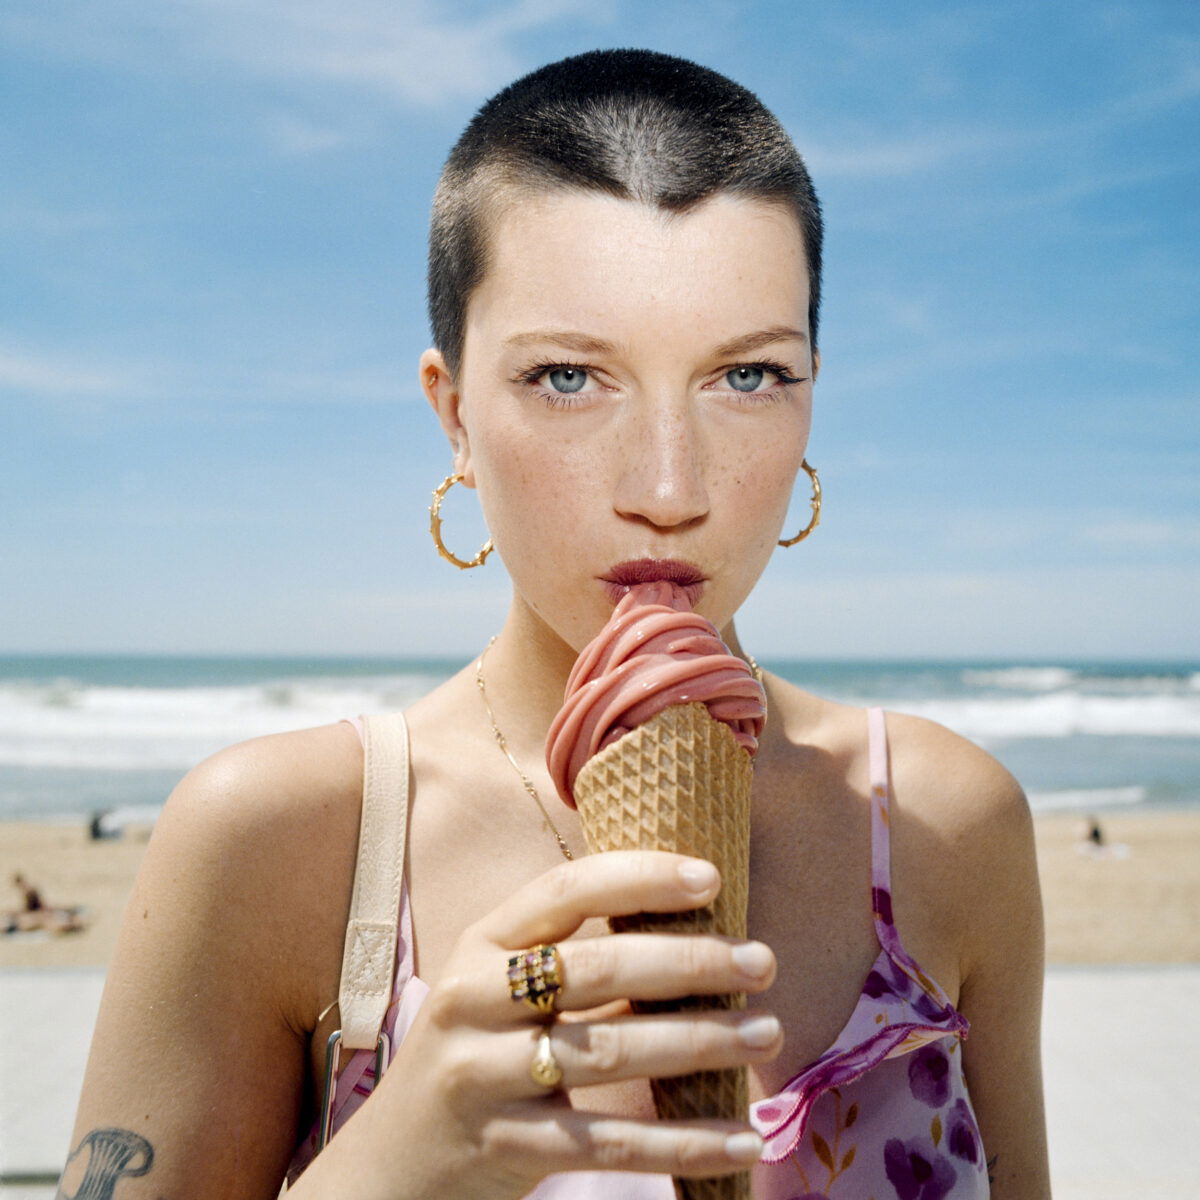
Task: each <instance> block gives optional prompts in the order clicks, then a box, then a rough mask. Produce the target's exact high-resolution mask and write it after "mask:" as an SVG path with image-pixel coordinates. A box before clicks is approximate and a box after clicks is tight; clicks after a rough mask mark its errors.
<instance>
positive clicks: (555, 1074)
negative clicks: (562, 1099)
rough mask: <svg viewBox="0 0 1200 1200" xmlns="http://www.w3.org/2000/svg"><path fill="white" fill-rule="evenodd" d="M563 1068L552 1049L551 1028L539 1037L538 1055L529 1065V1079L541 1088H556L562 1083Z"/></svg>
mask: <svg viewBox="0 0 1200 1200" xmlns="http://www.w3.org/2000/svg"><path fill="white" fill-rule="evenodd" d="M562 1077H563V1073H562V1067H561V1066H559V1062H558V1059H557V1058H555V1057H554V1051H553V1050H551V1049H550V1026H549V1025H547V1026H546V1028H545V1029H543V1030H542V1032H541V1033H540V1034H539V1035H538V1040H537V1053H536V1054H534V1056H533V1062H531V1063H530V1064H529V1078H530V1079H532V1080H533V1082H534V1083H536V1084H537V1085H538V1086H539V1087H548V1088H556V1087H558V1085H559V1084H560V1083H562Z"/></svg>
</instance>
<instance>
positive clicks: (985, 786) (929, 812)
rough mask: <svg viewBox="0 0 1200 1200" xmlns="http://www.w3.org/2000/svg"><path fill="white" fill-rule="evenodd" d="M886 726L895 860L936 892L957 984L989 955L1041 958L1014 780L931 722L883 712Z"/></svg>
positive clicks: (1026, 814)
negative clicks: (952, 947) (953, 951)
mask: <svg viewBox="0 0 1200 1200" xmlns="http://www.w3.org/2000/svg"><path fill="white" fill-rule="evenodd" d="M887 724H888V743H889V751H890V755H891V765H892V787H893V795H894V803H895V806H896V812H897V819H896V820H895V822H894V831H895V849H894V854H895V858H896V860H898V865H900V864H902V863H906V864H907V869H908V874H909V877H910V878H916V877H918V876H919V877H921V883H920V884H919V885H915V886H921V887H922V888H923V889H927V891H928V894H929V897H930V899H931V900H932V899H933V898H934V897H937V898H938V908H939V911H941V912H942V913H944V914H946V917H947V925H946V926H945V927H944V932H945V933H946V934H947V935H948V936H950V937H952V939H953V941H954V943H955V944H956V945H957V946H958V954H959V963H960V970H961V976H960V978H961V979H962V981H963V983H964V985H967V984H968V983H969V981H970V980H971V979H972V977H973V975H975V974H977V973H978V972H979V970H980V968H981V967H983V966H984V964H985V963H987V962H989V961H990V962H996V961H1009V962H1011V961H1012V960H1013V959H1014V958H1015V957H1017V956H1022V957H1025V958H1026V959H1029V960H1031V961H1032V960H1033V959H1036V960H1037V961H1038V962H1040V953H1041V950H1040V945H1041V896H1040V890H1039V887H1038V881H1037V858H1036V852H1035V847H1034V831H1033V818H1032V815H1031V813H1030V809H1029V803H1028V801H1027V800H1026V797H1025V793H1024V792H1023V790H1022V789H1021V786H1020V784H1019V783H1018V782H1017V781H1016V780H1015V779H1014V778H1013V776H1012V775H1011V774H1010V773H1009V772H1008V771H1007V770H1006V769H1005V767H1004V766H1002V765H1001V764H1000V763H999V762H997V761H996V759H995V758H993V757H992V756H991V755H990V754H988V753H987V752H986V751H985V750H983V749H981V748H980V747H979V746H976V745H975V744H974V743H972V742H970V741H968V740H967V739H966V738H963V737H960V736H959V735H958V734H956V733H952V732H951V731H950V730H948V729H946V728H944V727H943V726H941V725H938V724H936V723H935V722H932V721H927V720H924V719H922V718H919V717H913V716H905V715H902V714H898V713H889V714H888V717H887ZM901 869H904V867H903V866H901Z"/></svg>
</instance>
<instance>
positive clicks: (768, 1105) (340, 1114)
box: [288, 709, 988, 1200]
mask: <svg viewBox="0 0 1200 1200" xmlns="http://www.w3.org/2000/svg"><path fill="white" fill-rule="evenodd" d="M867 725H868V736H869V747H870V764H871V859H872V861H871V907H872V912H873V913H874V921H875V931H876V934H877V936H878V938H879V946H880V950H879V956H878V957H877V958H876V960H875V962H874V963H873V964H872V966H871V969H870V971H869V972H868V973H867V977H866V979H865V980H864V982H863V986H862V990H861V992H860V994H859V998H858V1002H857V1004H856V1005H855V1007H854V1011H853V1012H852V1013H851V1014H850V1017H849V1019H848V1020H847V1021H846V1024H845V1025H844V1026H843V1028H842V1031H841V1033H839V1034H838V1036H837V1038H836V1039H835V1041H834V1043H833V1045H832V1046H830V1047H829V1049H828V1050H826V1051H825V1052H824V1053H823V1054H821V1055H820V1056H819V1057H818V1058H816V1059H814V1060H813V1061H812V1062H810V1063H808V1064H807V1065H806V1066H804V1067H802V1068H801V1069H800V1070H799V1071H798V1072H797V1073H796V1074H795V1075H793V1076H792V1078H791V1079H790V1080H789V1081H788V1082H787V1084H786V1085H785V1086H784V1088H783V1090H782V1091H780V1092H779V1093H778V1094H777V1095H774V1096H770V1097H768V1098H766V1099H764V1100H760V1101H758V1102H757V1103H755V1104H753V1105H752V1106H751V1112H750V1119H751V1121H752V1123H753V1124H754V1126H755V1128H757V1129H758V1131H759V1132H760V1133H761V1134H762V1136H763V1140H764V1142H765V1148H764V1153H763V1161H762V1162H761V1163H760V1164H759V1165H758V1166H757V1167H755V1169H754V1181H753V1191H754V1196H755V1200H947V1198H950V1200H979V1198H981V1197H986V1196H987V1195H988V1181H987V1171H986V1165H985V1161H984V1150H983V1143H982V1140H981V1138H980V1135H979V1127H978V1125H977V1123H976V1120H975V1113H974V1111H973V1109H972V1107H971V1099H970V1095H969V1093H968V1091H967V1081H966V1077H965V1075H964V1072H963V1062H962V1050H961V1046H962V1041H963V1039H964V1038H965V1037H966V1036H967V1031H968V1025H967V1021H966V1018H965V1017H963V1015H962V1014H961V1013H959V1012H958V1011H957V1009H955V1007H954V1005H953V1004H951V1003H950V1000H949V998H948V997H947V995H946V993H945V992H944V991H943V990H942V989H941V988H940V987H939V986H938V984H937V983H936V982H934V980H932V979H931V978H929V976H928V975H926V974H925V972H924V971H922V969H921V967H920V966H919V965H918V964H917V963H916V962H915V961H914V960H913V958H912V957H911V956H910V955H909V954H908V952H907V951H906V950H905V948H904V944H903V942H902V941H901V938H900V932H899V930H898V929H897V928H896V924H895V921H894V919H893V916H892V883H891V839H890V831H889V821H890V799H891V784H890V780H889V771H888V752H887V732H886V726H885V722H884V715H883V712H882V710H881V709H869V710H868V712H867ZM412 946H413V942H412V915H411V913H410V911H409V904H408V895H407V889H405V891H404V893H403V894H402V897H401V914H400V936H399V940H398V944H397V946H396V982H395V991H394V995H393V998H392V1002H391V1006H390V1007H389V1009H388V1014H387V1018H386V1021H385V1026H386V1028H387V1029H388V1031H389V1032H390V1034H391V1038H392V1046H393V1048H394V1047H396V1046H398V1045H399V1044H400V1042H401V1041H402V1040H403V1038H404V1036H405V1035H406V1034H407V1032H408V1030H409V1028H410V1027H411V1025H412V1022H413V1020H414V1018H415V1017H416V1014H417V1010H418V1009H419V1008H420V1006H421V1003H422V1001H423V1000H424V998H425V996H426V995H427V994H428V991H429V989H428V988H427V987H426V985H425V984H424V983H423V982H422V981H421V980H420V979H419V978H417V976H416V975H415V974H414V972H413V949H412ZM373 1083H374V1066H373V1055H372V1054H370V1053H358V1054H355V1055H354V1056H353V1057H352V1058H351V1059H350V1060H349V1062H348V1064H347V1066H346V1067H345V1069H344V1070H343V1073H342V1075H341V1077H340V1081H339V1084H338V1093H337V1108H336V1109H335V1114H334V1130H335V1131H336V1130H337V1129H338V1128H339V1127H340V1126H341V1125H342V1124H344V1123H345V1121H346V1120H347V1119H348V1118H349V1117H350V1116H351V1115H353V1113H354V1112H356V1111H357V1110H358V1108H359V1107H361V1105H362V1104H363V1103H364V1102H365V1100H366V1098H367V1096H368V1095H369V1094H370V1090H371V1087H372V1085H373ZM315 1145H316V1131H315V1129H314V1130H313V1131H312V1132H311V1133H310V1134H309V1136H308V1137H307V1138H306V1139H305V1140H304V1141H303V1142H302V1143H301V1144H300V1146H299V1147H298V1148H297V1151H296V1155H295V1158H294V1159H293V1162H292V1165H291V1168H290V1170H289V1172H288V1178H289V1180H294V1179H295V1178H296V1177H297V1176H298V1175H299V1174H300V1173H301V1172H302V1171H303V1170H304V1168H305V1167H306V1166H307V1165H308V1163H309V1162H310V1161H311V1159H312V1155H313V1152H314V1149H315ZM674 1194H675V1192H674V1187H673V1185H672V1182H671V1178H670V1176H668V1175H647V1174H638V1173H627V1172H626V1173H617V1172H605V1171H596V1172H591V1171H587V1172H584V1171H572V1172H566V1173H562V1174H558V1175H549V1176H547V1177H546V1178H545V1179H543V1180H542V1182H541V1183H540V1184H539V1185H538V1186H537V1187H536V1188H535V1189H534V1190H533V1192H531V1193H530V1195H529V1197H528V1198H527V1200H673V1197H674Z"/></svg>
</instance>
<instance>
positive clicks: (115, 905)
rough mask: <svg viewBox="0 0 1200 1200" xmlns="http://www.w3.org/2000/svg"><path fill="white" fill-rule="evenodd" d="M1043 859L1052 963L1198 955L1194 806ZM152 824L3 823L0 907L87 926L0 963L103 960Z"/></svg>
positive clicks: (1046, 834) (1199, 886) (1047, 833)
mask: <svg viewBox="0 0 1200 1200" xmlns="http://www.w3.org/2000/svg"><path fill="white" fill-rule="evenodd" d="M1036 825H1037V844H1038V862H1039V867H1040V870H1041V877H1042V891H1043V896H1044V903H1045V910H1046V944H1047V960H1048V961H1049V962H1050V963H1051V964H1105V963H1186V962H1200V921H1198V920H1197V919H1196V918H1197V914H1200V812H1193V811H1184V812H1163V811H1158V812H1146V813H1129V814H1119V815H1114V816H1111V817H1107V818H1105V820H1104V833H1105V838H1106V841H1107V846H1106V847H1104V848H1103V849H1101V850H1099V851H1096V852H1091V851H1090V848H1089V847H1087V846H1086V845H1085V844H1083V843H1082V841H1081V838H1082V833H1083V822H1082V819H1081V818H1079V817H1075V816H1059V815H1052V816H1042V817H1039V818H1038V819H1037V823H1036ZM148 835H149V830H147V829H131V830H130V831H128V832H127V833H126V834H125V836H124V837H122V838H120V839H113V840H104V841H95V842H94V841H90V840H89V839H88V837H87V833H86V830H85V828H84V826H83V823H82V822H80V823H79V824H78V825H72V824H51V823H37V822H8V823H3V824H0V889H2V890H0V910H7V909H10V908H13V907H14V906H16V905H17V904H18V903H19V899H20V898H19V895H18V893H17V891H16V889H15V888H13V887H12V885H11V883H10V882H9V881H10V880H11V878H12V875H13V873H14V872H16V871H20V872H22V873H23V874H24V875H25V876H26V877H27V878H28V879H29V880H30V881H31V882H32V883H33V884H35V885H36V886H37V887H38V889H39V890H40V892H41V894H42V897H43V899H44V901H45V902H46V903H48V904H61V905H81V906H83V909H84V913H83V916H84V921H85V923H86V928H85V929H84V930H83V931H82V932H80V933H68V934H61V935H58V936H51V935H47V934H43V933H19V934H9V935H6V936H3V937H0V967H17V966H20V967H33V966H46V967H67V966H88V967H97V966H104V965H105V964H106V963H107V962H108V959H109V956H110V955H111V953H112V948H113V945H114V942H115V939H116V935H117V929H118V927H119V925H120V920H121V914H122V911H123V909H124V906H125V901H126V899H127V897H128V895H129V891H130V889H131V887H132V886H133V879H134V876H135V874H136V872H137V868H138V864H139V863H140V861H141V858H142V854H143V853H144V852H145V847H146V839H147V837H148Z"/></svg>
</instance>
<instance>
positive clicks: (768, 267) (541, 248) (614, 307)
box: [467, 191, 808, 341]
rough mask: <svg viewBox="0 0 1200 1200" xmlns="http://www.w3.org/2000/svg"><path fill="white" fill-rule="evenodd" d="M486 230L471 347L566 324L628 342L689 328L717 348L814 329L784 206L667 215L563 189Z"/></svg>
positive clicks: (718, 199)
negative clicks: (757, 333) (747, 334)
mask: <svg viewBox="0 0 1200 1200" xmlns="http://www.w3.org/2000/svg"><path fill="white" fill-rule="evenodd" d="M489 233H490V238H489V255H488V260H489V261H488V270H487V273H486V275H485V276H484V279H483V281H482V282H481V283H480V285H479V287H478V288H477V289H476V291H475V292H474V294H473V295H472V297H471V300H470V303H469V305H468V309H467V334H468V340H471V338H472V335H474V336H475V337H476V338H479V337H483V338H487V339H490V338H492V337H499V338H503V337H505V336H508V335H511V334H512V333H513V332H514V331H516V332H519V331H520V328H521V327H524V328H543V327H554V326H562V325H566V326H569V327H571V328H577V329H584V330H593V329H594V330H596V331H597V332H601V330H603V331H604V332H605V335H606V336H612V337H618V338H624V339H625V340H629V338H630V337H631V336H632V335H635V334H637V333H638V332H641V333H643V334H647V333H648V331H651V330H653V334H654V336H661V335H663V334H664V333H671V332H674V331H680V332H682V331H684V330H691V331H693V332H694V333H695V334H696V335H697V336H698V337H702V338H709V337H711V338H712V339H713V340H715V341H721V340H724V339H725V338H726V337H729V336H736V334H737V333H738V332H739V330H744V329H746V328H766V327H768V326H772V325H779V324H793V325H796V326H798V327H800V328H804V327H806V326H807V318H808V270H807V264H806V262H805V256H804V244H803V239H802V237H801V234H800V228H799V225H798V223H797V221H796V218H795V216H794V215H793V214H792V213H791V212H790V211H789V210H788V209H786V208H785V207H784V206H782V205H778V204H772V203H768V202H766V201H761V200H748V199H741V198H739V197H735V196H728V195H719V196H714V197H712V198H710V199H709V200H706V201H704V202H703V203H702V204H699V205H697V206H696V207H695V208H693V209H690V210H688V211H687V212H683V213H670V212H666V211H664V210H662V209H659V208H656V207H654V206H651V205H647V204H642V203H641V202H638V201H634V200H625V199H619V198H616V197H612V196H607V195H604V194H601V193H595V192H580V191H560V192H552V193H549V194H546V193H543V194H540V195H536V196H532V197H528V196H519V197H514V198H511V199H510V200H509V201H508V202H507V203H505V204H504V205H503V207H502V208H501V209H500V211H499V212H498V213H497V214H496V216H495V217H494V219H493V221H492V223H491V227H490V230H489ZM635 340H636V339H635Z"/></svg>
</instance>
